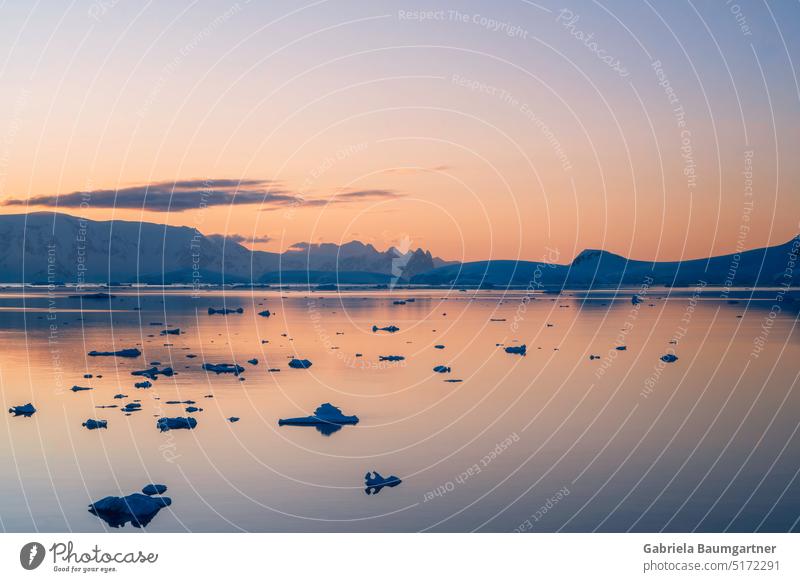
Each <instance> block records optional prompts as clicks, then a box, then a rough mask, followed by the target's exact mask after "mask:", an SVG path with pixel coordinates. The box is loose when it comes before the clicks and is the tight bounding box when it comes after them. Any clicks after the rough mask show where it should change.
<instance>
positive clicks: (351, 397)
mask: <svg viewBox="0 0 800 582" xmlns="http://www.w3.org/2000/svg"><path fill="white" fill-rule="evenodd" d="M74 293H75V291H74V290H64V289H57V290H48V289H46V288H42V289H19V288H17V289H5V290H2V291H0V390H1V394H2V404H3V408H4V409H8V408H9V407H11V406H15V405H22V404H25V403H27V402H31V403H33V404H34V406H35V407H36V409H37V412H36V413H35V414H34V415H33V416H31V417H25V416H12V415H11V414H8V413H4V415H3V416H2V421H0V434H2V438H0V529H1V530H3V531H13V532H34V531H44V532H64V531H75V532H94V531H103V530H109V529H111V528H110V526H109V525H108V524H107V523H106V522H105V521H103V520H101V519H100V518H98V517H96V516H95V515H93V514H91V513H89V512H88V511H87V507H88V504H89V503H90V502H92V501H96V500H99V499H101V498H103V497H106V496H110V495H127V494H130V493H134V492H137V491H139V490H140V489H141V488H142V487H143V486H144V485H146V484H148V483H163V484H165V485H167V486H168V491H167V493H166V495H167V496H169V497H170V498H171V499H172V505H171V506H169V507H167V508H165V509H163V510H161V511H160V512H159V513H158V514H157V515H156V516H155V517H154V518H153V519H152V521H151V522H150V523H149V525H147V527H146V529H145V531H159V532H182V531H193V532H218V531H226V532H227V531H266V532H272V531H320V532H337V531H421V530H424V531H457V532H461V531H499V532H511V531H534V532H536V531H546V532H552V531H569V532H590V531H614V532H619V531H638V532H657V531H669V532H678V531H679V532H685V531H703V532H720V531H736V532H751V531H798V530H800V525H799V524H800V478H798V472H799V471H800V434H798V426H799V425H800V388H799V387H798V374H800V331H798V328H797V323H798V306H797V302H794V303H792V302H790V301H789V299H790V297H789V296H788V295H787V294H786V293H785V290H781V289H770V290H759V291H758V292H754V291H751V290H747V289H733V290H727V291H725V290H721V289H709V288H698V289H671V290H670V289H664V288H658V289H645V290H638V289H628V290H620V291H599V292H591V293H587V292H582V291H572V292H570V291H565V292H563V293H561V294H560V295H555V294H546V293H538V292H537V293H526V292H523V291H519V292H501V291H491V290H486V291H474V290H467V291H459V290H456V289H449V290H403V289H393V290H364V289H354V290H348V291H340V292H337V291H326V292H309V291H308V290H286V289H284V290H271V289H255V290H251V289H245V290H224V291H223V290H220V289H208V290H203V291H200V292H199V293H193V292H192V290H180V289H160V288H147V289H135V288H126V289H114V290H111V291H110V293H112V294H113V295H114V297H112V298H104V299H103V298H101V299H90V298H71V297H69V295H71V294H74ZM634 293H641V294H642V301H641V303H638V304H634V303H633V302H632V301H631V298H632V295H633V294H634ZM407 299H414V301H413V302H406V303H405V304H395V302H396V301H401V300H407ZM209 307H214V308H223V307H225V308H229V309H236V308H239V307H241V308H243V313H241V314H238V313H237V314H229V315H209V314H208V308H209ZM265 309H269V310H270V311H271V312H272V313H271V316H270V317H262V316H259V315H258V312H260V311H262V310H265ZM373 325H376V326H378V327H384V326H388V325H395V326H397V327H399V328H400V330H399V331H397V332H396V333H389V332H383V331H377V332H373V330H372V328H373ZM167 328H169V329H172V328H180V329H181V332H182V333H181V335H167V336H162V335H160V332H161V330H164V329H167ZM521 344H525V345H526V346H527V354H526V355H525V356H521V355H515V354H508V353H506V352H505V350H504V347H506V346H519V345H521ZM436 345H443V346H444V348H443V349H437V348H436V347H435V346H436ZM621 346H625V347H626V349H625V350H618V349H616V348H617V347H621ZM133 347H136V348H139V349H140V350H141V351H142V352H143V354H142V356H140V357H138V358H120V357H90V356H88V355H87V354H88V352H90V351H92V350H119V349H123V348H133ZM358 354H360V355H358ZM666 354H674V355H676V356H677V357H678V359H677V361H675V362H672V363H666V362H662V361H661V359H660V358H661V356H663V355H666ZM190 355H195V356H196V357H194V358H190V357H188V356H190ZM388 355H399V356H404V357H405V360H402V361H399V362H389V361H380V358H379V357H380V356H388ZM593 356H597V357H596V358H594V357H593ZM293 357H297V358H304V359H308V360H310V361H311V362H312V363H313V365H312V367H311V368H309V369H292V368H289V367H288V365H287V364H288V362H289V360H290V359H291V358H293ZM251 358H256V359H258V363H257V364H256V365H253V364H250V363H248V362H247V360H250V359H251ZM151 362H159V364H157V366H158V367H159V368H162V367H164V366H169V367H172V368H173V369H174V371H175V372H176V374H175V375H174V376H172V377H163V376H162V377H159V378H158V379H157V380H156V381H153V382H152V384H153V386H152V387H151V388H149V389H137V388H135V387H134V383H135V382H139V381H142V380H144V378H141V377H137V376H132V375H131V372H132V371H135V370H141V369H145V368H149V367H151ZM204 362H208V363H236V364H238V365H241V366H243V367H244V368H245V371H244V373H242V374H241V375H240V376H239V377H237V376H235V375H233V374H219V375H217V374H214V373H210V372H206V371H204V370H203V369H202V368H201V366H202V364H203V363H204ZM438 365H444V366H446V367H449V368H450V369H451V371H450V373H442V374H440V373H435V372H433V368H434V367H435V366H438ZM271 368H274V369H278V370H279V371H273V372H271V371H269V370H270V369H271ZM85 375H91V376H92V377H90V378H89V377H84V376H85ZM446 380H461V382H447V381H446ZM73 385H79V386H85V387H90V388H92V389H91V390H88V391H80V392H72V391H71V390H70V388H71V387H72V386H73ZM115 394H125V395H127V398H124V399H114V398H113V396H114V395H115ZM207 396H213V398H208V397H207ZM135 400H138V401H140V403H141V411H140V412H136V413H132V414H130V415H125V414H124V413H123V412H122V411H121V410H120V408H98V406H108V405H117V406H118V407H119V406H122V405H124V404H125V403H127V402H132V401H135ZM171 400H180V401H184V400H193V401H195V402H196V404H195V406H197V407H199V408H202V411H199V412H195V413H191V414H190V413H187V412H185V410H184V409H185V407H186V405H185V404H167V403H166V402H167V401H171ZM328 402H329V403H331V404H333V405H335V406H338V407H339V408H341V410H342V412H343V413H344V414H346V415H357V416H358V417H359V419H360V422H359V423H358V424H357V425H355V426H344V427H342V428H341V430H338V431H336V432H334V433H333V434H329V435H326V434H324V433H323V432H320V431H318V430H316V429H315V428H314V427H294V426H278V419H280V418H287V417H297V416H306V415H309V414H312V413H313V411H314V410H315V409H316V407H317V406H319V405H320V404H322V403H328ZM162 416H170V417H175V416H192V417H194V418H196V419H197V427H196V428H195V429H194V430H171V431H168V432H160V431H159V430H158V429H157V427H156V421H157V419H158V418H159V417H162ZM232 416H235V417H239V418H240V420H239V422H235V423H231V422H229V421H228V420H227V419H228V418H229V417H232ZM87 419H104V420H107V421H108V428H107V429H98V430H87V429H86V428H84V427H83V426H82V423H84V422H86V420H87ZM368 471H378V472H379V473H380V474H382V475H383V476H389V475H394V476H397V477H399V478H400V479H402V483H401V484H400V485H398V486H396V487H392V488H384V489H383V490H381V491H380V492H379V493H378V494H376V495H367V494H366V492H365V487H364V476H365V473H367V472H368ZM121 531H139V530H137V529H135V528H132V526H131V525H130V524H128V525H126V526H124V527H123V528H122V530H121Z"/></svg>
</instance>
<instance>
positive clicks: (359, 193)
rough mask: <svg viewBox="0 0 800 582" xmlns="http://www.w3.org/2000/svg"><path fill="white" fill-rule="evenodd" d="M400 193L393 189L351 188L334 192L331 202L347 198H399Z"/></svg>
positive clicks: (346, 199)
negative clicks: (346, 190)
mask: <svg viewBox="0 0 800 582" xmlns="http://www.w3.org/2000/svg"><path fill="white" fill-rule="evenodd" d="M400 196H401V194H398V193H397V192H395V191H394V190H352V191H350V192H342V193H340V194H336V195H335V196H334V197H333V199H332V202H336V201H339V202H346V201H349V200H365V199H367V200H376V199H385V198H399V197H400Z"/></svg>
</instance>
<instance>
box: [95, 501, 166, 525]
mask: <svg viewBox="0 0 800 582" xmlns="http://www.w3.org/2000/svg"><path fill="white" fill-rule="evenodd" d="M171 504H172V500H171V499H170V498H169V497H151V496H149V495H143V494H141V493H132V494H131V495H127V496H125V497H114V496H109V497H104V498H103V499H101V500H100V501H95V502H94V503H92V504H90V505H89V513H92V514H94V515H96V516H97V517H99V518H100V519H102V520H103V521H105V522H106V523H107V524H108V525H110V526H111V527H122V526H124V525H125V524H127V523H129V522H130V524H131V525H132V526H134V527H145V526H146V525H147V524H148V523H150V522H151V521H152V520H153V518H154V517H155V516H156V514H157V513H158V512H159V511H161V509H163V508H164V507H168V506H169V505H171Z"/></svg>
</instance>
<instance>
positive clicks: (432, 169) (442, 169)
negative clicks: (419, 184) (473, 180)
mask: <svg viewBox="0 0 800 582" xmlns="http://www.w3.org/2000/svg"><path fill="white" fill-rule="evenodd" d="M451 169H452V167H451V166H445V165H441V166H432V167H430V168H421V167H408V168H389V169H388V170H383V171H382V172H381V173H382V174H421V173H425V172H446V171H448V170H451Z"/></svg>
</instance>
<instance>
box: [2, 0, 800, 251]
mask: <svg viewBox="0 0 800 582" xmlns="http://www.w3.org/2000/svg"><path fill="white" fill-rule="evenodd" d="M798 29H800V4H798V3H797V2H770V3H769V4H767V3H765V2H756V1H747V0H741V1H737V2H733V1H728V0H720V1H718V2H698V1H695V2H685V1H683V0H676V1H664V0H662V1H654V0H646V1H642V2H640V1H638V0H637V1H614V2H608V1H605V2H571V1H569V0H563V1H559V2H549V1H545V0H543V1H541V2H530V1H527V0H507V1H504V2H494V1H488V0H484V1H459V2H438V1H424V2H418V1H417V2H414V1H410V2H408V3H406V2H396V1H395V2H388V1H382V0H372V1H360V2H350V1H333V0H330V1H325V0H317V1H313V2H306V1H305V0H300V1H298V0H292V1H282V0H274V1H270V2H247V1H245V0H240V1H239V2H230V1H227V0H223V1H212V0H208V1H206V0H195V1H185V0H176V1H171V2H154V1H153V2H133V1H129V0H95V1H91V2H83V1H77V0H76V1H72V2H61V1H55V0H51V1H46V0H42V1H38V2H37V1H28V0H26V1H20V0H6V1H5V2H2V1H1V0H0V88H1V89H0V212H2V213H8V214H10V213H15V214H16V213H24V212H34V211H47V210H57V211H59V212H65V213H68V214H73V215H77V216H85V217H87V218H92V219H102V220H106V219H124V220H134V221H139V220H144V221H149V222H157V223H166V224H173V225H185V226H191V227H195V228H198V229H199V230H200V231H202V232H204V233H206V234H224V235H227V236H230V237H232V238H234V239H235V240H239V241H242V243H243V244H245V245H246V246H249V247H251V248H256V249H261V250H270V251H280V250H284V249H286V248H288V247H289V246H291V245H293V244H295V243H298V242H315V243H318V242H333V243H342V242H346V241H349V240H353V239H358V240H362V241H364V242H369V243H372V244H374V245H375V246H377V247H378V248H381V249H383V248H387V247H389V246H390V245H400V246H401V247H403V246H410V247H412V248H416V247H423V248H426V249H430V250H431V252H432V253H433V254H434V255H437V256H440V257H443V258H446V259H448V260H484V259H516V258H519V259H526V260H542V259H544V260H549V261H555V262H567V261H569V260H571V259H572V257H574V256H575V255H576V254H578V253H579V252H580V251H581V250H583V249H585V248H601V249H605V250H609V251H612V252H616V253H619V254H622V255H625V256H628V257H631V258H635V259H648V260H677V259H681V258H696V257H703V256H709V255H715V254H723V253H728V252H734V251H736V250H743V249H747V248H756V247H761V246H766V245H772V244H779V243H783V242H786V241H787V240H789V239H790V238H791V237H793V236H795V235H796V234H797V233H798V232H800V195H799V194H798V183H799V180H798V179H799V178H800V168H799V167H798V166H799V164H798V163H797V160H798V153H799V152H798V149H799V147H800V139H799V138H800V89H799V88H798V78H797V77H798V75H797V71H796V69H795V66H796V65H797V64H800V48H799V47H800V30H798Z"/></svg>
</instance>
